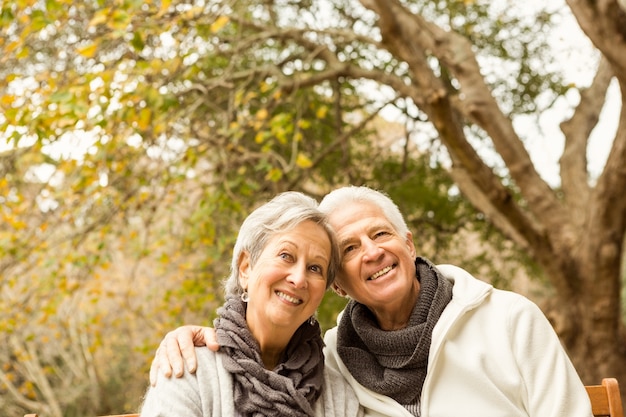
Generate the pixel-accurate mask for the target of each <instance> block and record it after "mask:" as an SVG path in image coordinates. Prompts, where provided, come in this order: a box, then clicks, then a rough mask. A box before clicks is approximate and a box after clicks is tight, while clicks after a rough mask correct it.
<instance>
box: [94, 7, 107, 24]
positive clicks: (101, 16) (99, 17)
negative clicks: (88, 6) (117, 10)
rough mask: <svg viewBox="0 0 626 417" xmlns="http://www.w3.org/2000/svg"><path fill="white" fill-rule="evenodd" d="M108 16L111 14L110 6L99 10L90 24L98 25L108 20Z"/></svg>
mask: <svg viewBox="0 0 626 417" xmlns="http://www.w3.org/2000/svg"><path fill="white" fill-rule="evenodd" d="M108 16H109V8H105V9H100V10H98V11H97V12H96V14H95V15H94V16H93V18H92V19H91V21H90V22H89V26H97V25H99V24H101V23H104V22H106V21H107V18H108Z"/></svg>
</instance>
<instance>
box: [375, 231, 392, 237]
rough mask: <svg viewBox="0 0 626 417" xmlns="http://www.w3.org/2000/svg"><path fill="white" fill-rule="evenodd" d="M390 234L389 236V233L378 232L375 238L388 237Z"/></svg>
mask: <svg viewBox="0 0 626 417" xmlns="http://www.w3.org/2000/svg"><path fill="white" fill-rule="evenodd" d="M388 234H389V232H387V231H386V230H381V231H380V232H376V233H375V234H374V238H377V237H381V236H386V235H388Z"/></svg>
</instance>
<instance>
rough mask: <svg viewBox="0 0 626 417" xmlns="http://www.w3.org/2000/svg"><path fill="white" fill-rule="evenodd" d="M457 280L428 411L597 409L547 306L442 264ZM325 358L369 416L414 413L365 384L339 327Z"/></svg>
mask: <svg viewBox="0 0 626 417" xmlns="http://www.w3.org/2000/svg"><path fill="white" fill-rule="evenodd" d="M437 268H438V269H439V271H440V272H441V273H442V274H443V275H444V276H445V277H446V278H447V279H449V280H450V281H453V282H454V287H453V290H452V300H451V301H450V303H449V304H448V306H447V307H446V308H445V310H444V311H443V313H442V315H441V317H440V319H439V321H438V322H437V324H436V325H435V328H434V329H433V336H432V343H431V347H430V352H429V357H428V370H427V374H426V379H425V381H424V386H423V389H422V396H421V404H420V413H421V417H460V416H463V417H474V416H475V417H518V416H520V417H521V416H525V417H591V416H592V413H591V404H590V402H589V397H588V395H587V392H586V390H585V387H584V385H583V383H582V381H581V380H580V378H579V376H578V374H577V373H576V370H575V369H574V366H573V365H572V363H571V361H570V359H569V358H568V356H567V354H566V353H565V351H564V349H563V347H562V346H561V343H560V341H559V339H558V337H557V335H556V333H555V332H554V330H553V328H552V326H551V325H550V323H549V322H548V320H547V319H546V318H545V316H544V315H543V313H542V312H541V310H540V309H539V308H538V307H537V306H536V305H535V304H534V303H532V302H531V301H530V300H528V299H527V298H525V297H523V296H521V295H519V294H516V293H513V292H509V291H502V290H498V289H494V288H493V287H492V286H491V285H489V284H487V283H485V282H482V281H479V280H477V279H476V278H474V277H472V276H471V275H470V274H469V273H467V272H466V271H464V270H463V269H461V268H458V267H455V266H452V265H438V266H437ZM324 341H325V343H326V349H325V351H324V353H325V355H326V366H327V367H331V368H334V369H337V370H338V371H339V372H341V374H343V376H344V377H345V378H346V379H347V380H348V382H349V383H350V385H351V386H352V387H353V389H354V390H355V392H356V394H357V396H358V397H359V402H360V403H361V405H362V406H363V407H364V408H365V412H366V416H407V417H410V416H411V414H410V413H409V412H408V411H407V410H406V409H405V408H404V407H402V406H401V405H400V404H399V403H397V402H396V401H395V400H393V399H391V398H390V397H386V396H384V395H380V394H377V393H375V392H373V391H371V390H369V389H367V388H365V387H364V386H362V385H361V384H359V383H358V382H357V381H356V380H355V379H354V378H353V377H352V376H351V375H350V373H349V371H348V369H347V368H346V367H345V365H344V364H343V362H342V361H341V359H340V358H339V356H338V355H337V328H336V327H335V328H333V329H330V330H328V331H327V332H326V335H325V337H324Z"/></svg>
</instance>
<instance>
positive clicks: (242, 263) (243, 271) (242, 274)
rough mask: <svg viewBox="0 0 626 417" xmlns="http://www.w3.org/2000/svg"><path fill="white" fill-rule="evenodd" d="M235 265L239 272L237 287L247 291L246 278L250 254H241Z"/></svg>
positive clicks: (248, 272)
mask: <svg viewBox="0 0 626 417" xmlns="http://www.w3.org/2000/svg"><path fill="white" fill-rule="evenodd" d="M237 265H238V266H237V268H238V270H239V274H238V275H239V286H240V287H241V288H243V289H244V290H247V289H248V277H249V275H250V254H249V253H248V252H245V251H244V252H241V254H240V255H239V261H238V262H237Z"/></svg>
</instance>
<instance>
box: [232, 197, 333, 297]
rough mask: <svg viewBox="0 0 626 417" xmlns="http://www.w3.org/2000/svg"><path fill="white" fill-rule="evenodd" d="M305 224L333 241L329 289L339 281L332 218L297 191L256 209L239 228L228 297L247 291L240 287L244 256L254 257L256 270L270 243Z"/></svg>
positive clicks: (253, 261) (310, 199) (253, 263)
mask: <svg viewBox="0 0 626 417" xmlns="http://www.w3.org/2000/svg"><path fill="white" fill-rule="evenodd" d="M305 221H312V222H314V223H316V224H318V225H320V226H321V227H322V228H323V229H324V230H325V231H326V234H327V235H328V238H329V239H330V262H329V265H328V270H327V277H326V288H328V287H330V285H331V284H332V283H333V281H334V280H335V275H336V274H337V269H338V268H339V265H340V257H339V248H338V246H337V240H336V238H335V233H334V232H333V229H332V227H331V226H330V224H329V223H328V216H326V214H324V213H322V212H321V211H320V210H319V208H318V204H317V201H315V199H313V198H311V197H309V196H307V195H305V194H302V193H300V192H297V191H287V192H284V193H281V194H278V195H277V196H276V197H274V198H273V199H271V200H270V201H268V202H267V203H265V204H263V205H262V206H260V207H258V208H257V209H255V210H254V211H253V212H252V213H250V215H248V217H247V218H246V219H245V220H244V222H243V223H242V225H241V227H240V228H239V235H238V236H237V241H236V242H235V247H234V249H233V258H232V262H231V267H230V275H229V276H228V278H227V279H226V281H225V282H224V288H225V292H226V296H229V295H239V294H241V293H242V292H243V288H241V285H240V284H239V260H240V258H241V255H242V254H243V253H244V252H247V253H248V254H249V256H250V264H251V265H252V266H254V265H255V264H256V261H257V260H258V259H259V256H260V255H261V252H263V249H265V245H267V242H268V241H269V240H270V239H271V238H272V237H273V236H274V235H276V234H277V233H284V232H287V231H289V230H291V229H293V228H295V227H297V226H298V225H299V224H301V223H302V222H305Z"/></svg>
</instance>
